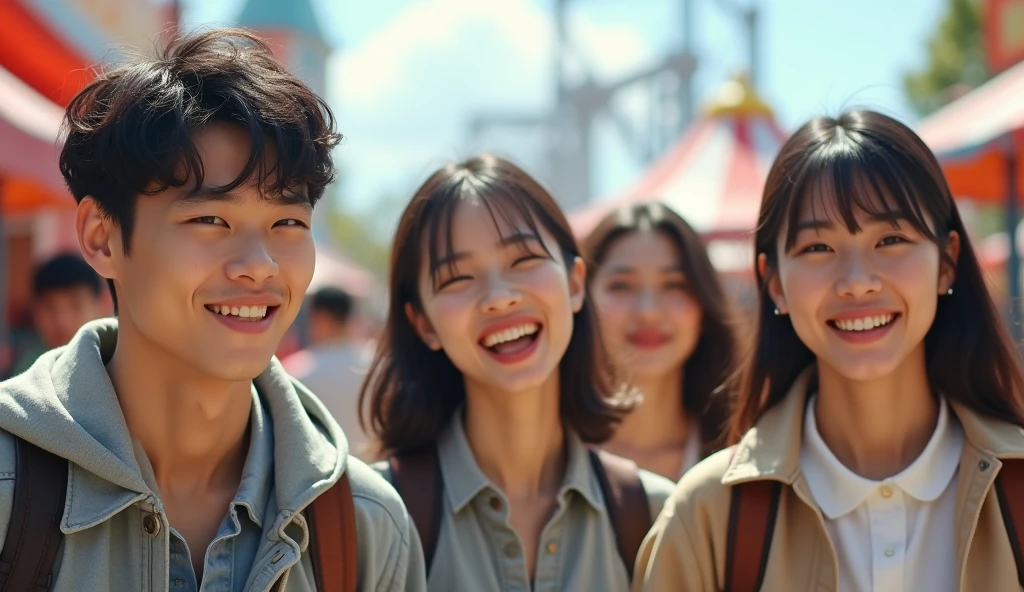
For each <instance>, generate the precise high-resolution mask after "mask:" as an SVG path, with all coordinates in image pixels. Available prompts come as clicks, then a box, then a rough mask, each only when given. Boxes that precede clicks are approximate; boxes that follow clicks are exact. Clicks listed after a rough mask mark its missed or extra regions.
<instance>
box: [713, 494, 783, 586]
mask: <svg viewBox="0 0 1024 592" xmlns="http://www.w3.org/2000/svg"><path fill="white" fill-rule="evenodd" d="M781 497H782V483H781V482H779V481H750V482H747V483H740V484H738V485H734V486H733V487H732V503H731V505H730V507H729V534H728V536H729V538H728V543H727V545H728V546H727V547H726V555H725V592H757V591H758V590H760V589H761V583H762V581H763V580H764V572H765V570H766V568H767V567H768V553H769V551H770V550H771V547H772V536H773V535H774V534H775V516H776V514H778V510H779V498H781ZM755 561H756V562H757V563H756V564H754V562H755Z"/></svg>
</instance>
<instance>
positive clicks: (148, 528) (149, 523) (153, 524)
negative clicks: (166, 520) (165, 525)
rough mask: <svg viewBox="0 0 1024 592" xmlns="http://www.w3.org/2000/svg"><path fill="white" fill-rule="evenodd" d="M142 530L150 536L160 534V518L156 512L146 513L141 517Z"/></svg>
mask: <svg viewBox="0 0 1024 592" xmlns="http://www.w3.org/2000/svg"><path fill="white" fill-rule="evenodd" d="M142 530H143V531H145V533H146V534H148V535H149V536H150V537H155V536H156V535H158V534H160V519H159V518H157V517H156V514H146V515H145V516H143V517H142Z"/></svg>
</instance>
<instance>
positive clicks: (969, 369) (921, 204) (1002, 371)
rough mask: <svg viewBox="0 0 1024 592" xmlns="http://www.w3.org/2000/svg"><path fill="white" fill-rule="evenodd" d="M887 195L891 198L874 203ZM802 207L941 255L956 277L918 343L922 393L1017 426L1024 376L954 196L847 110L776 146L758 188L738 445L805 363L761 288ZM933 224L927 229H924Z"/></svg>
mask: <svg viewBox="0 0 1024 592" xmlns="http://www.w3.org/2000/svg"><path fill="white" fill-rule="evenodd" d="M880 196H886V197H888V198H889V199H888V200H887V199H882V198H881V197H880ZM806 199H821V200H827V201H828V202H830V203H824V204H822V206H823V207H822V208H820V211H824V212H826V214H827V215H830V216H833V217H835V218H837V220H836V222H841V223H842V224H843V225H844V226H845V227H846V228H847V229H848V230H849V231H850V232H858V231H859V230H860V229H859V226H858V225H857V220H856V213H857V212H858V211H863V212H866V213H868V214H891V213H893V212H894V211H895V212H898V213H899V214H901V215H902V216H904V217H905V218H906V221H907V223H909V224H910V225H912V226H913V227H914V228H915V229H916V230H917V231H918V232H920V233H921V235H922V236H925V237H927V238H928V239H929V240H931V241H932V242H933V243H935V244H936V245H937V246H938V247H939V249H940V250H941V251H942V253H943V264H944V265H950V266H952V267H954V268H955V270H956V280H955V281H954V283H953V289H954V290H953V294H951V295H948V296H943V297H941V298H939V299H938V308H937V309H936V312H935V320H934V322H933V323H932V326H931V328H930V329H929V330H928V333H927V335H925V340H924V341H925V357H926V363H927V373H928V380H929V383H930V385H931V387H932V388H933V389H934V390H936V391H938V392H941V393H942V394H943V396H945V397H947V398H949V399H951V400H954V401H957V402H959V403H961V404H963V405H965V406H967V407H968V408H970V409H972V410H974V411H975V412H977V413H980V414H983V415H987V416H989V417H994V418H998V419H1001V420H1004V421H1008V422H1011V423H1014V424H1017V425H1019V426H1024V377H1022V375H1021V370H1020V365H1019V361H1018V358H1017V355H1016V353H1015V351H1014V348H1013V346H1012V342H1011V341H1010V338H1009V335H1008V334H1007V331H1006V328H1005V327H1004V326H1003V324H1002V322H1001V320H1000V316H999V314H998V312H997V311H996V307H995V304H994V303H993V302H992V298H991V297H990V295H989V293H988V290H987V288H986V285H985V281H984V278H983V276H982V272H981V267H980V266H979V265H978V260H977V257H976V256H975V254H974V248H973V247H972V246H971V243H970V240H969V239H968V236H967V231H966V229H965V228H964V224H963V221H962V220H961V219H960V213H959V212H958V211H957V208H956V204H955V203H954V202H953V195H952V193H951V192H950V190H949V185H948V184H947V183H946V178H945V176H943V174H942V169H941V168H940V166H939V163H938V161H937V160H936V158H935V156H934V155H933V154H932V152H931V150H929V149H928V147H927V146H926V145H925V144H924V142H923V141H922V140H921V139H920V138H919V137H918V136H917V135H916V134H915V133H914V132H913V131H911V130H910V128H908V127H907V126H905V125H903V124H902V123H900V122H898V121H896V120H894V119H892V118H890V117H887V116H885V115H881V114H879V113H875V112H872V111H861V110H856V111H850V112H847V113H845V114H843V115H841V116H840V117H838V118H830V117H819V118H816V119H812V120H811V121H809V122H808V123H806V124H804V126H803V127H801V128H800V129H799V130H797V132H796V133H794V134H793V136H792V137H790V139H789V140H788V141H787V142H786V143H785V145H783V147H782V149H781V151H780V152H779V155H778V156H777V157H776V159H775V162H774V164H773V165H772V168H771V171H770V172H769V173H768V179H767V182H766V184H765V190H764V199H763V201H762V203H761V212H760V215H759V217H758V225H757V231H756V235H755V243H754V244H755V256H756V255H759V254H762V253H763V254H765V255H766V257H767V260H768V261H767V262H768V265H767V274H766V275H764V276H763V275H762V274H761V272H760V270H757V273H756V278H757V286H758V292H759V295H758V301H759V304H758V311H757V326H756V333H755V337H754V339H755V341H754V349H753V352H752V357H751V359H750V360H749V361H748V363H747V365H746V372H745V374H744V377H743V382H742V385H741V387H740V392H739V393H738V399H737V405H736V409H735V410H734V413H733V417H732V420H731V422H730V433H729V435H730V439H731V440H732V441H738V440H739V438H740V437H741V436H742V435H743V433H744V432H746V431H747V430H748V429H750V428H751V427H752V426H753V425H754V424H755V423H756V422H757V420H758V419H759V418H760V417H761V416H762V415H763V414H764V412H765V411H767V410H768V409H770V408H771V407H772V406H774V405H775V404H776V403H778V402H779V401H780V400H782V398H783V397H784V396H785V394H786V392H787V390H788V389H789V388H790V386H791V385H792V384H793V381H794V380H795V379H796V377H797V375H798V374H800V372H801V371H803V370H804V369H805V368H807V367H808V366H810V365H811V364H813V363H814V361H815V358H814V354H812V353H811V351H810V350H809V349H808V348H807V346H806V345H804V344H803V342H802V341H800V338H799V337H798V336H797V334H796V331H795V330H794V329H793V325H792V324H791V322H790V320H789V318H788V317H785V316H776V315H774V314H773V311H774V307H775V305H774V303H773V302H772V300H771V298H770V297H769V296H768V292H767V284H768V279H769V278H770V277H771V274H774V273H776V270H777V264H778V255H779V254H778V252H777V246H776V245H777V244H778V239H779V237H780V235H781V233H782V232H783V231H785V232H786V236H785V239H786V240H785V245H786V248H789V247H791V246H792V244H793V242H794V239H795V236H796V230H797V222H798V221H799V218H798V217H799V215H800V211H801V206H802V204H803V202H804V200H806ZM929 221H931V226H930V225H929ZM951 230H952V231H956V232H957V233H958V234H959V235H960V254H959V257H958V258H957V260H956V261H953V260H952V259H951V258H950V257H949V256H948V255H946V254H945V250H944V247H945V245H946V240H947V236H948V234H949V231H951Z"/></svg>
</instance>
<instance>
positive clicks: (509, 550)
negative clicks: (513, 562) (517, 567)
mask: <svg viewBox="0 0 1024 592" xmlns="http://www.w3.org/2000/svg"><path fill="white" fill-rule="evenodd" d="M505 555H507V556H508V558H509V559H515V558H516V557H519V545H517V544H515V543H509V544H507V545H505Z"/></svg>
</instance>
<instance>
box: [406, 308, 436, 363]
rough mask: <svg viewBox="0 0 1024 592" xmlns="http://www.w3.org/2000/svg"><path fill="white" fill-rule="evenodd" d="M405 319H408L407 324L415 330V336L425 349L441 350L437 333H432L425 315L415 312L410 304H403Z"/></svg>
mask: <svg viewBox="0 0 1024 592" xmlns="http://www.w3.org/2000/svg"><path fill="white" fill-rule="evenodd" d="M405 318H407V319H409V324H410V325H412V328H413V329H415V330H416V334H417V335H419V336H420V339H422V340H423V343H425V344H426V345H427V347H429V348H430V349H431V350H433V351H439V350H440V349H441V340H440V339H438V338H437V333H435V332H434V327H433V326H432V325H431V324H430V319H428V318H427V315H425V314H423V313H422V312H420V311H418V310H416V308H415V307H414V306H413V305H412V303H411V302H406V303H405Z"/></svg>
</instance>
